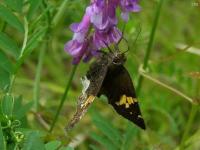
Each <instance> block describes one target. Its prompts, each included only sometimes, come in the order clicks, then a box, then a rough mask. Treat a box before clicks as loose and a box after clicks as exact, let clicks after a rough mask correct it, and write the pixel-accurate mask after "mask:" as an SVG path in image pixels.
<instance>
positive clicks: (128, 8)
mask: <svg viewBox="0 0 200 150" xmlns="http://www.w3.org/2000/svg"><path fill="white" fill-rule="evenodd" d="M120 7H121V10H122V13H121V17H122V19H123V20H124V21H128V19H129V12H139V11H140V9H141V8H140V6H139V5H138V0H120Z"/></svg>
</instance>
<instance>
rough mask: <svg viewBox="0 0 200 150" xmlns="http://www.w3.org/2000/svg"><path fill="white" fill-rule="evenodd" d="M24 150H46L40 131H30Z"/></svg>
mask: <svg viewBox="0 0 200 150" xmlns="http://www.w3.org/2000/svg"><path fill="white" fill-rule="evenodd" d="M22 150H45V145H44V143H43V142H42V140H41V139H40V134H39V132H34V131H33V132H30V133H29V134H28V137H27V139H26V140H25V143H24V145H23V148H22Z"/></svg>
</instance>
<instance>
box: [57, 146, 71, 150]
mask: <svg viewBox="0 0 200 150" xmlns="http://www.w3.org/2000/svg"><path fill="white" fill-rule="evenodd" d="M59 150H74V148H73V147H70V146H67V147H62V148H60V149H59Z"/></svg>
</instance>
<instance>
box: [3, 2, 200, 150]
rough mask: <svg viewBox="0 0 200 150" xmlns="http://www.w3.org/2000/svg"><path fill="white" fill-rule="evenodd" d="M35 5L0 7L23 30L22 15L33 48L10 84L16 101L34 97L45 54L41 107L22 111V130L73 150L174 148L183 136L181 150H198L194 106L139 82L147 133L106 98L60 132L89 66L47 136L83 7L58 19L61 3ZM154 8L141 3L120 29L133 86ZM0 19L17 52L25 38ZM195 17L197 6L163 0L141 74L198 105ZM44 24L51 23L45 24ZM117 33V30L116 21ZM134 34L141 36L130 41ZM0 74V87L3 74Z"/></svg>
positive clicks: (199, 46)
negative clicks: (73, 29) (74, 27)
mask: <svg viewBox="0 0 200 150" xmlns="http://www.w3.org/2000/svg"><path fill="white" fill-rule="evenodd" d="M16 1H17V0H16ZM16 1H15V2H16ZM18 1H19V0H18ZM6 2H7V3H6ZM10 2H11V1H10ZM36 2H38V3H41V4H39V5H38V6H37V7H35V9H33V10H32V11H33V12H30V9H31V8H30V7H31V6H32V5H33V4H34V2H33V4H32V3H31V2H30V4H27V3H28V1H24V3H23V5H22V6H21V8H18V9H19V11H17V10H15V9H16V8H12V7H14V6H15V4H13V3H12V4H10V5H9V0H7V1H2V0H1V1H0V3H1V4H0V5H3V6H6V7H7V8H8V9H9V10H10V11H11V12H13V13H14V14H15V15H16V16H17V17H18V18H19V20H20V21H21V22H22V24H25V23H24V19H23V18H24V17H25V16H26V17H28V19H27V24H28V27H29V34H28V35H29V36H28V41H29V42H30V43H31V42H32V43H31V44H30V43H29V44H30V45H28V46H30V47H31V48H30V50H29V51H28V52H27V57H25V59H24V62H23V64H22V65H21V66H20V69H19V71H18V73H17V75H16V80H15V84H14V85H13V95H15V96H19V95H22V96H23V99H24V102H25V103H27V102H30V101H33V100H34V96H35V95H37V94H35V93H37V91H36V90H35V88H34V86H35V84H36V82H35V78H36V72H37V67H38V60H39V57H40V56H41V51H42V53H43V54H44V58H43V65H42V71H41V82H40V90H39V108H38V110H37V112H35V111H34V110H35V109H34V107H32V109H31V110H30V111H28V112H27V114H26V116H27V119H25V118H24V119H23V121H22V122H23V124H22V126H23V127H24V128H29V129H33V130H40V131H42V133H43V136H42V139H43V141H45V142H48V141H51V140H59V141H61V142H62V143H63V144H64V145H68V144H69V143H70V145H71V146H72V145H73V144H74V145H75V147H76V149H80V150H86V149H94V150H98V149H109V150H115V149H123V150H128V149H129V150H133V149H139V150H140V149H141V150H150V149H152V150H160V149H162V150H171V149H179V147H180V143H181V141H183V137H185V139H184V144H185V148H184V149H188V150H199V149H200V142H199V141H200V126H199V124H200V117H199V115H200V112H199V107H198V106H196V105H192V104H191V102H189V101H187V99H185V98H183V97H181V96H180V95H177V94H176V93H174V92H173V91H171V90H169V89H166V88H165V87H163V86H161V85H159V84H157V83H155V82H152V81H150V80H149V79H146V78H145V77H144V81H143V84H142V88H141V90H140V94H139V95H138V97H139V98H138V99H139V102H140V107H141V110H142V114H143V118H144V120H145V122H146V126H147V129H146V130H145V131H143V130H141V129H139V128H138V127H136V126H135V125H134V124H132V123H130V122H128V121H127V120H126V119H124V118H122V117H121V116H119V115H118V114H117V113H116V112H115V111H114V110H113V108H112V107H111V106H110V105H108V104H107V100H106V98H105V97H101V98H99V99H96V100H95V102H94V103H93V104H92V106H91V108H90V109H89V112H88V113H87V114H86V115H85V116H84V117H83V119H82V120H81V121H80V122H79V123H78V125H77V126H76V127H75V128H74V129H73V130H72V131H70V132H69V133H68V134H66V133H65V131H64V127H65V126H66V124H67V123H68V122H69V120H70V118H71V117H72V116H73V114H74V113H75V110H76V102H77V98H78V96H79V95H80V93H81V89H82V85H81V82H80V78H81V77H82V76H84V75H85V73H86V71H87V69H88V67H89V63H87V64H84V63H80V64H79V66H78V68H77V71H76V73H75V76H74V78H73V81H72V85H71V88H70V90H69V93H68V96H67V98H66V101H65V103H64V107H63V108H62V111H61V114H60V115H59V118H58V121H57V122H56V125H55V129H54V130H53V132H52V133H51V134H50V133H48V132H47V131H48V129H49V127H50V125H51V123H52V120H53V118H54V116H55V113H56V109H57V108H58V106H59V103H60V99H61V97H62V94H63V92H64V89H65V86H66V84H67V82H68V79H69V75H70V72H71V71H72V67H73V65H72V64H71V61H72V58H71V57H70V56H69V55H68V54H67V53H65V52H64V50H63V48H64V44H65V43H66V42H67V41H68V40H70V39H71V38H72V36H73V35H72V33H71V31H70V30H69V25H70V24H71V23H73V22H79V21H80V20H81V17H82V16H83V13H84V11H85V8H86V7H87V5H88V4H89V1H86V0H69V1H66V4H65V5H64V7H65V9H64V11H63V14H61V16H60V18H59V19H58V20H56V21H55V18H54V16H55V14H56V13H57V12H58V11H59V10H60V9H61V8H60V6H61V5H62V3H63V2H64V1H58V0H46V1H44V2H45V3H43V2H39V1H36ZM36 2H35V3H36ZM157 4H158V1H156V0H155V1H153V0H152V1H144V0H141V2H140V5H141V7H142V11H141V12H139V13H135V14H131V16H130V20H129V22H128V23H127V25H126V28H125V32H124V36H125V37H126V39H127V40H128V44H129V46H130V51H129V52H128V53H127V62H126V64H125V66H126V68H127V70H128V71H129V73H130V74H131V77H132V80H133V82H134V85H135V86H136V85H137V82H138V78H139V75H140V74H139V72H138V69H139V67H140V66H141V65H142V64H143V60H144V56H145V53H146V48H147V44H148V41H149V35H150V32H151V28H152V25H153V20H154V16H155V11H156V6H157ZM34 6H35V5H34ZM34 6H33V7H34ZM21 10H22V11H21ZM0 11H1V10H0ZM4 15H5V14H4V13H2V12H0V23H1V34H6V35H7V36H9V37H10V38H11V39H12V40H13V41H14V43H16V47H18V48H21V47H22V45H23V39H24V34H23V32H20V31H18V29H19V28H18V27H17V28H16V27H15V26H12V25H10V23H9V22H7V21H6V19H5V17H2V16H4ZM199 18H200V2H199V1H195V0H176V1H174V0H164V3H163V6H162V10H161V14H160V19H159V23H158V26H157V29H156V34H155V38H154V43H153V47H152V53H151V55H150V59H149V65H148V68H147V72H146V74H147V75H148V76H150V77H151V78H154V79H157V80H159V81H160V82H162V83H164V84H166V85H168V86H170V87H173V88H174V89H176V90H178V91H180V92H181V93H183V94H184V95H187V96H188V97H191V98H192V99H194V100H196V101H198V100H199V99H200V75H199V74H200V36H199V35H200V29H199V27H200V19H199ZM12 21H15V20H12ZM54 21H55V22H54ZM48 22H51V23H54V24H53V25H50V26H49V25H48ZM11 24H12V23H11ZM119 28H122V22H121V21H120V24H119ZM139 28H141V33H140V35H139V38H138V39H137V41H136V43H134V42H133V41H134V40H135V38H136V36H137V34H138V30H139ZM46 31H48V32H47V33H46ZM40 32H41V33H40ZM34 35H35V37H34ZM30 40H32V41H30ZM7 44H9V43H6V44H5V43H4V41H3V40H2V38H1V42H0V51H1V52H2V53H4V55H6V58H8V60H9V61H10V62H11V63H12V64H13V65H15V64H16V63H17V59H16V57H15V56H16V55H19V51H17V50H16V49H15V47H12V48H10V47H9V46H8V45H7ZM187 46H188V47H189V48H188V49H186V47H187ZM13 49H15V50H16V51H15V50H13ZM121 49H122V51H123V50H126V49H127V44H126V43H122V44H121ZM1 61H2V60H1ZM1 63H2V62H1ZM90 63H91V62H90ZM1 74H2V75H1V78H2V80H1V83H2V85H3V81H5V80H6V75H5V74H3V73H1ZM3 76H4V77H3ZM8 80H9V79H8ZM2 87H3V86H2ZM3 94H4V90H1V95H3ZM183 135H184V136H183Z"/></svg>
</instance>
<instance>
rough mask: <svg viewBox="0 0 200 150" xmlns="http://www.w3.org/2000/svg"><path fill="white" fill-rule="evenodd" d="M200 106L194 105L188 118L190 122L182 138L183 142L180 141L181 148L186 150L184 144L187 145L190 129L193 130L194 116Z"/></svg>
mask: <svg viewBox="0 0 200 150" xmlns="http://www.w3.org/2000/svg"><path fill="white" fill-rule="evenodd" d="M198 109H199V106H198V105H192V108H191V111H190V116H189V119H188V122H187V124H186V127H185V130H184V133H183V136H182V139H181V143H180V150H184V146H185V141H186V140H187V138H188V135H189V131H190V130H191V127H192V123H193V121H194V118H195V116H196V114H197V112H198Z"/></svg>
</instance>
